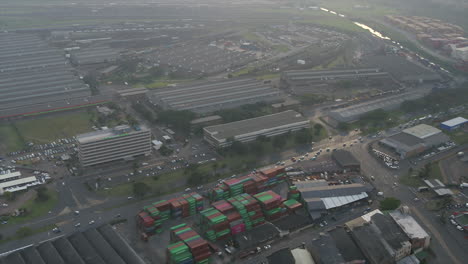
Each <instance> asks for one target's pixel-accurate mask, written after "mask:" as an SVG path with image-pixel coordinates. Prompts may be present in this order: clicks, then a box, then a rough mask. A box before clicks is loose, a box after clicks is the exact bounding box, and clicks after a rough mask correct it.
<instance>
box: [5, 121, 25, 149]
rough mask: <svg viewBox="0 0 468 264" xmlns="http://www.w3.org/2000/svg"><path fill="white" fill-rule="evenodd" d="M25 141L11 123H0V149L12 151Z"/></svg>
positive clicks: (20, 147) (19, 147)
mask: <svg viewBox="0 0 468 264" xmlns="http://www.w3.org/2000/svg"><path fill="white" fill-rule="evenodd" d="M24 145H25V143H24V141H23V139H22V138H21V136H20V135H18V133H17V132H16V130H15V128H14V127H13V126H12V125H11V124H3V125H0V150H2V152H12V151H17V150H20V149H22V148H23V147H24Z"/></svg>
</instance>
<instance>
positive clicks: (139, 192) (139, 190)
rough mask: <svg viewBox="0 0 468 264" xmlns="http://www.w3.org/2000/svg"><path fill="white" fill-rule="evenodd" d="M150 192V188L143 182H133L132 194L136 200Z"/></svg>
mask: <svg viewBox="0 0 468 264" xmlns="http://www.w3.org/2000/svg"><path fill="white" fill-rule="evenodd" d="M150 190H151V188H150V187H149V186H148V185H146V183H144V182H135V183H134V184H133V194H134V195H135V196H136V197H138V198H142V197H144V196H145V195H146V194H147V193H148V192H149V191H150Z"/></svg>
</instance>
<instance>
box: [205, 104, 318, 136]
mask: <svg viewBox="0 0 468 264" xmlns="http://www.w3.org/2000/svg"><path fill="white" fill-rule="evenodd" d="M301 122H302V123H304V122H309V120H308V119H307V118H305V117H303V116H302V115H301V114H300V113H298V112H296V111H292V110H288V111H284V112H280V113H276V114H272V115H266V116H260V117H256V118H251V119H246V120H241V121H236V122H232V123H227V124H221V125H215V126H209V127H205V128H204V130H205V131H207V132H208V133H210V134H211V135H212V136H213V137H215V138H217V139H226V138H230V137H235V136H240V135H245V134H250V133H257V132H259V131H262V130H269V129H274V128H278V127H287V126H289V125H292V124H295V123H301Z"/></svg>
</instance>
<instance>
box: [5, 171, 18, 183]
mask: <svg viewBox="0 0 468 264" xmlns="http://www.w3.org/2000/svg"><path fill="white" fill-rule="evenodd" d="M18 176H21V172H19V171H14V172H10V173H7V174H2V175H0V181H2V180H6V179H9V178H13V177H18Z"/></svg>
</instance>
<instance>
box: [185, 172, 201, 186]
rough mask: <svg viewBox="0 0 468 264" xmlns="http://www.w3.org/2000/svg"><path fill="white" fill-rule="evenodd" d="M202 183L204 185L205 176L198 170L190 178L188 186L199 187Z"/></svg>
mask: <svg viewBox="0 0 468 264" xmlns="http://www.w3.org/2000/svg"><path fill="white" fill-rule="evenodd" d="M200 183H203V174H202V173H201V172H199V171H198V170H197V169H196V170H195V171H193V172H192V173H190V176H189V178H188V184H189V185H197V184H200Z"/></svg>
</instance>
